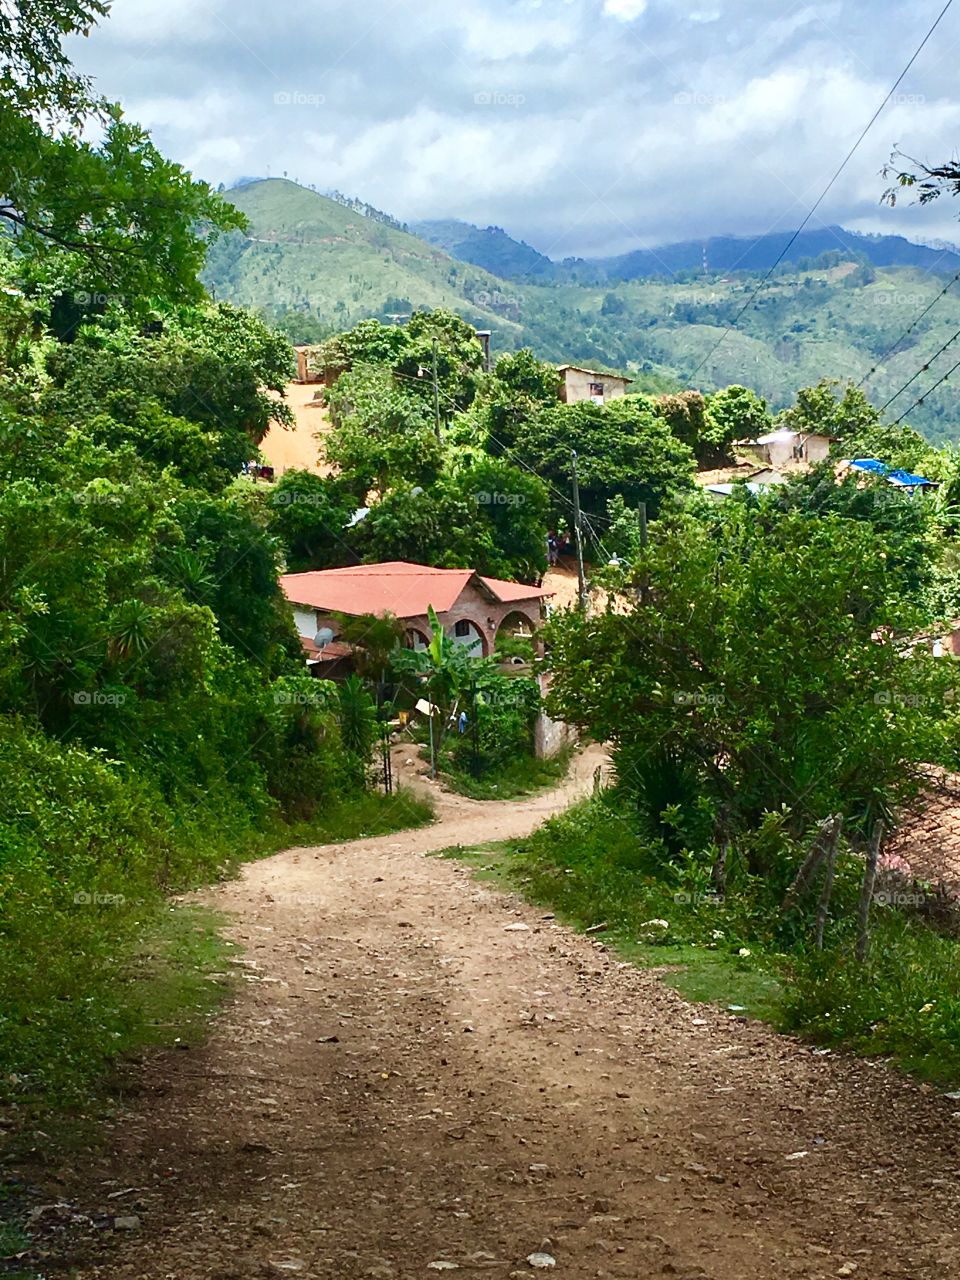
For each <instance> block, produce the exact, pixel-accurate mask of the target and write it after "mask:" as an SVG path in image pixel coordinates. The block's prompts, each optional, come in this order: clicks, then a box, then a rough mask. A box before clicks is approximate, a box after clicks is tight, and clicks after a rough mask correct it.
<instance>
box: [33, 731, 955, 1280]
mask: <svg viewBox="0 0 960 1280" xmlns="http://www.w3.org/2000/svg"><path fill="white" fill-rule="evenodd" d="M596 763H597V759H596V757H594V756H592V755H590V754H589V753H588V754H587V755H586V756H585V757H581V759H580V760H579V762H578V765H577V771H576V777H575V779H574V780H573V781H572V782H571V784H570V785H569V786H568V787H566V788H565V789H564V791H563V792H562V793H555V794H552V795H549V796H544V797H541V798H538V799H536V800H533V801H529V802H520V803H517V804H506V803H496V804H475V803H471V802H469V801H465V800H460V799H456V798H453V797H445V798H444V799H443V802H442V806H441V821H440V822H439V823H438V824H437V825H436V826H434V827H432V828H430V829H428V830H426V831H418V832H411V833H403V834H399V835H393V836H387V837H383V838H379V839H370V840H359V841H356V842H354V843H351V844H348V845H332V846H327V847H323V848H316V849H294V850H291V851H289V852H287V853H284V854H281V855H280V856H278V857H274V858H270V859H268V860H265V861H263V862H260V863H256V864H253V865H251V866H249V867H248V868H247V869H246V871H245V873H244V875H243V877H242V879H240V880H239V881H237V882H236V883H232V884H228V885H226V886H223V887H221V888H219V889H217V890H216V891H212V892H210V893H209V894H207V895H206V897H207V898H208V900H210V901H211V902H213V903H215V904H216V905H217V906H218V907H219V908H222V909H225V910H227V911H228V912H230V913H231V914H232V916H233V918H234V920H235V925H234V927H233V935H234V937H235V938H236V939H237V941H239V942H240V943H241V944H242V945H243V947H244V949H245V950H244V953H243V954H244V962H243V968H242V973H243V978H244V981H243V985H242V989H241V990H240V992H239V994H238V996H237V999H236V1000H235V1002H234V1003H233V1004H232V1005H231V1007H230V1008H229V1009H228V1010H227V1011H226V1013H225V1014H224V1016H223V1017H222V1018H221V1019H220V1020H219V1022H218V1023H217V1025H216V1028H215V1032H214V1034H213V1036H212V1038H211V1040H210V1041H209V1043H208V1044H207V1045H206V1046H205V1047H204V1048H202V1049H197V1050H192V1051H190V1052H177V1053H170V1054H166V1055H163V1056H160V1057H158V1058H156V1059H155V1060H153V1061H152V1063H151V1064H150V1065H149V1066H148V1067H147V1068H146V1069H145V1075H144V1079H143V1082H142V1086H143V1087H142V1093H141V1094H140V1096H139V1097H138V1098H137V1099H136V1100H135V1101H134V1102H133V1103H132V1104H131V1107H130V1109H129V1110H128V1111H127V1112H126V1113H124V1114H122V1115H120V1116H119V1117H118V1118H117V1120H116V1123H115V1124H114V1125H113V1126H112V1131H111V1133H110V1135H109V1140H108V1143H107V1144H106V1150H105V1151H104V1152H103V1153H102V1154H101V1155H99V1156H97V1157H95V1158H94V1161H92V1162H90V1161H88V1162H87V1163H85V1164H84V1165H83V1166H81V1167H79V1168H77V1169H76V1170H75V1171H74V1172H73V1173H71V1174H70V1175H69V1176H68V1177H66V1178H65V1185H64V1192H65V1194H71V1195H73V1197H74V1198H76V1199H82V1198H84V1197H85V1198H86V1201H87V1202H88V1204H89V1207H91V1208H97V1209H100V1208H102V1206H103V1204H104V1203H106V1202H107V1200H106V1198H107V1197H108V1196H110V1195H111V1194H112V1193H114V1192H120V1193H124V1194H120V1195H118V1196H116V1197H115V1198H114V1199H113V1201H112V1203H113V1204H115V1205H117V1206H123V1208H122V1209H120V1208H118V1209H117V1210H116V1211H117V1212H118V1213H119V1212H123V1213H125V1214H135V1215H136V1216H137V1217H138V1218H139V1228H138V1229H136V1230H131V1231H129V1232H118V1233H116V1235H114V1236H113V1237H112V1239H111V1242H110V1243H109V1244H108V1243H106V1241H105V1238H104V1236H103V1235H102V1234H101V1235H100V1236H98V1237H97V1239H96V1240H95V1241H94V1240H93V1239H91V1241H90V1243H89V1244H84V1243H83V1242H80V1243H79V1244H78V1245H77V1246H76V1247H75V1248H74V1250H73V1253H72V1256H71V1258H70V1259H65V1260H64V1268H65V1269H66V1268H67V1267H69V1268H70V1274H72V1275H74V1276H76V1277H78V1280H88V1278H92V1277H116V1278H118V1280H120V1278H123V1280H194V1278H196V1280H200V1278H204V1280H207V1278H211V1280H241V1278H249V1277H282V1276H284V1275H294V1276H302V1277H309V1278H313V1277H318V1278H319V1277H323V1278H324V1280H326V1278H328V1277H329V1278H330V1280H334V1278H336V1280H341V1278H343V1280H354V1278H357V1280H359V1278H362V1277H373V1278H377V1280H413V1278H414V1277H422V1278H427V1277H429V1276H431V1275H435V1274H437V1273H439V1272H443V1271H449V1272H450V1273H451V1275H455V1273H454V1271H453V1268H454V1267H456V1268H457V1269H458V1270H459V1272H460V1274H462V1275H463V1276H464V1277H466V1276H471V1275H479V1274H481V1273H483V1272H487V1271H488V1272H489V1273H490V1274H491V1276H493V1277H504V1280H507V1278H509V1277H511V1276H512V1277H514V1278H516V1277H526V1276H528V1275H529V1276H535V1275H540V1274H544V1275H546V1274H548V1271H546V1270H544V1271H540V1270H539V1269H536V1268H535V1267H534V1265H533V1264H532V1263H530V1262H528V1261H527V1259H528V1258H529V1256H530V1255H532V1254H537V1253H539V1254H545V1255H548V1256H549V1257H550V1258H553V1259H554V1260H555V1265H554V1266H553V1267H552V1268H551V1269H550V1272H549V1273H550V1274H553V1275H555V1276H557V1277H558V1278H560V1277H563V1278H568V1277H569V1278H570V1280H573V1278H575V1277H576V1278H580V1277H591V1278H592V1277H598V1278H599V1277H629V1278H630V1280H646V1278H647V1277H660V1276H669V1277H679V1278H681V1280H682V1278H689V1280H694V1278H695V1277H696V1278H697V1280H702V1278H704V1277H709V1278H710V1280H761V1278H762V1280H774V1278H776V1280H781V1278H783V1277H805V1278H809V1280H814V1278H816V1280H821V1278H822V1280H827V1278H828V1277H834V1276H856V1277H858V1278H862V1280H879V1278H881V1277H910V1278H911V1280H927V1277H929V1278H931V1280H932V1278H933V1277H952V1276H956V1275H958V1274H960V1247H958V1241H957V1238H956V1235H955V1229H956V1224H957V1222H958V1207H960V1148H958V1136H960V1118H958V1116H957V1115H955V1114H954V1111H955V1110H956V1109H957V1107H958V1104H957V1103H955V1102H950V1101H949V1100H947V1099H943V1098H941V1097H939V1096H937V1095H935V1094H934V1093H933V1092H932V1091H930V1090H927V1089H924V1088H922V1087H920V1086H916V1085H912V1084H909V1083H906V1082H904V1081H903V1080H902V1079H900V1078H898V1077H897V1076H895V1075H894V1074H893V1073H891V1072H889V1071H888V1070H887V1069H886V1068H884V1067H882V1066H872V1065H869V1064H866V1063H863V1062H857V1061H854V1060H852V1059H847V1058H843V1057H837V1056H832V1055H829V1056H828V1055H822V1054H818V1053H816V1052H814V1051H812V1050H811V1049H810V1048H809V1047H806V1046H803V1045H801V1044H798V1043H796V1042H794V1041H792V1040H790V1039H787V1038H784V1037H780V1036H777V1035H776V1034H774V1033H773V1032H771V1031H770V1030H768V1029H766V1028H764V1027H762V1026H760V1025H757V1024H752V1023H746V1022H743V1021H741V1020H739V1019H738V1018H736V1017H735V1016H733V1015H731V1014H729V1013H726V1012H721V1011H718V1010H715V1009H707V1008H702V1007H695V1006H691V1005H689V1004H686V1003H684V1002H683V1001H682V1000H681V999H680V998H679V997H678V996H677V995H675V994H674V993H673V992H671V991H669V990H667V989H665V988H664V987H663V986H662V985H661V984H660V983H659V982H658V980H657V977H656V976H655V975H654V974H651V973H649V972H642V971H638V970H635V969H633V968H630V967H627V966H625V965H623V964H620V963H618V962H617V960H616V958H615V957H614V956H612V955H611V954H609V953H608V952H607V951H605V950H604V949H603V947H602V944H599V943H596V942H591V941H590V940H589V939H587V938H584V937H581V936H578V935H575V934H573V933H571V932H570V931H569V930H567V929H565V928H563V927H560V926H559V925H557V923H556V922H555V921H554V920H552V919H551V918H549V917H546V916H544V915H543V914H542V913H541V912H539V911H538V910H537V909H535V908H533V907H531V906H528V905H525V904H524V903H522V902H521V901H519V900H515V899H512V898H510V897H506V896H504V895H503V894H502V893H499V892H496V891H494V890H492V889H489V888H487V887H484V886H479V885H477V884H476V883H475V882H473V881H472V880H471V879H470V878H469V876H468V875H467V874H466V873H465V871H464V870H463V869H462V868H461V867H459V866H458V865H456V864H455V863H452V862H448V861H444V860H439V859H435V858H427V857H425V856H423V855H424V853H425V851H426V850H430V849H437V848H440V847H443V846H445V845H448V844H451V843H455V842H457V841H459V842H462V843H470V842H475V841H477V840H488V839H494V838H497V837H504V836H507V835H519V834H523V833H525V832H527V831H529V830H531V829H532V828H533V827H534V826H536V825H537V823H538V822H539V821H541V820H542V818H543V817H544V816H545V815H546V814H547V813H549V812H551V811H552V810H554V809H556V808H557V807H559V806H560V805H561V804H562V803H564V802H565V801H566V800H567V799H568V798H569V795H570V793H571V791H572V790H576V789H578V788H585V787H587V786H589V780H590V776H591V774H592V771H593V768H594V767H595V765H596ZM71 1184H74V1185H71ZM77 1186H79V1187H82V1189H83V1190H82V1192H80V1191H77V1189H76V1188H77ZM538 1261H541V1262H543V1261H544V1259H538ZM54 1271H55V1268H53V1269H48V1270H47V1274H50V1275H52V1274H54Z"/></svg>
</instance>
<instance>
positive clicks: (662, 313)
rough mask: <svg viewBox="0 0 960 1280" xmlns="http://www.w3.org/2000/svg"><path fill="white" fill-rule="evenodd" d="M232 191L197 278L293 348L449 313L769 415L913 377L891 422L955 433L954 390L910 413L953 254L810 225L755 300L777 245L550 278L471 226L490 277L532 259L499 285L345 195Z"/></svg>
mask: <svg viewBox="0 0 960 1280" xmlns="http://www.w3.org/2000/svg"><path fill="white" fill-rule="evenodd" d="M226 195H227V198H228V199H229V200H231V201H232V202H233V203H234V204H235V205H237V207H238V208H240V209H242V210H243V212H244V213H246V215H247V217H248V218H249V220H250V228H249V231H248V232H247V233H246V234H240V233H236V234H234V235H231V236H228V237H225V238H224V239H223V240H222V241H220V242H218V243H217V244H215V245H214V246H213V248H212V250H211V253H210V255H209V258H208V262H207V268H206V272H205V278H206V281H207V283H208V285H209V286H210V288H211V289H213V290H214V291H215V293H216V296H217V297H218V298H222V299H224V300H227V301H232V302H236V303H239V304H241V305H243V306H247V307H251V308H253V309H255V310H258V311H260V312H261V313H262V314H264V315H265V316H266V317H267V318H268V319H269V320H270V321H271V322H273V323H274V324H276V325H278V326H279V327H280V328H282V329H283V330H284V331H285V332H286V333H287V334H288V335H289V336H290V338H291V339H293V340H294V341H300V342H313V341H317V340H318V339H320V338H323V337H326V336H327V335H328V334H331V333H335V332H337V331H339V330H342V329H346V328H349V327H351V326H352V325H354V324H356V323H358V321H360V320H363V319H365V318H367V317H369V316H374V317H379V318H380V319H383V320H387V321H388V320H391V319H393V318H398V317H402V316H405V315H409V314H410V312H411V311H413V310H414V309H415V308H430V307H446V308H449V309H450V310H452V311H455V312H457V313H458V314H460V315H462V316H463V317H464V318H465V319H466V320H468V321H469V322H470V323H471V324H474V325H477V326H478V327H482V328H484V329H491V330H493V348H494V352H502V351H513V350H516V349H517V348H518V347H521V346H530V347H532V348H533V349H534V351H535V352H536V353H537V355H539V356H540V357H541V359H544V360H552V361H555V362H557V363H561V362H570V363H573V364H582V365H590V366H594V367H597V368H607V369H620V370H625V371H628V372H629V373H630V375H631V376H632V377H633V379H634V388H635V389H636V390H652V391H666V390H675V389H679V388H681V387H688V386H695V387H699V388H700V389H702V390H704V391H710V390H712V389H714V388H716V387H723V386H728V385H729V384H731V383H743V384H745V385H747V386H750V387H754V388H755V389H756V390H757V391H758V392H759V393H760V394H761V395H762V396H765V397H766V398H767V400H768V401H769V402H770V405H771V407H773V408H774V409H779V408H782V407H783V406H784V405H786V404H788V403H790V402H791V400H792V398H793V396H794V395H795V393H796V392H797V390H798V389H799V388H801V387H806V386H811V385H812V384H814V383H816V382H817V381H818V380H819V379H820V378H821V377H824V376H827V377H835V378H840V379H846V378H851V379H853V381H854V382H860V381H861V380H864V381H865V383H866V387H867V390H868V392H869V393H870V394H871V396H872V397H873V398H874V400H875V402H876V403H877V404H883V403H884V402H885V401H886V400H887V399H888V398H889V397H891V396H894V395H896V393H897V392H899V391H900V390H901V389H902V388H904V385H905V384H909V385H908V386H907V389H906V390H905V391H904V393H903V395H902V396H901V397H898V398H897V399H896V400H895V401H894V403H893V406H892V409H891V413H899V412H903V411H906V410H910V413H909V421H910V422H911V423H912V425H914V426H916V427H918V428H920V429H922V430H923V431H924V432H925V433H926V434H927V435H928V436H929V437H930V438H931V439H933V440H936V441H946V440H960V403H958V399H957V394H956V392H955V391H954V390H953V387H952V383H950V382H945V383H944V384H943V385H942V386H941V387H940V388H939V389H938V390H937V391H935V392H933V393H932V394H930V395H928V396H926V397H925V399H924V402H923V404H922V405H919V406H917V407H915V408H914V407H913V402H914V401H916V400H918V399H919V398H920V396H921V395H922V394H923V392H924V391H925V390H926V389H927V388H928V387H930V386H932V385H933V384H934V383H935V382H936V381H937V379H938V378H939V377H940V376H941V375H942V374H944V373H946V372H947V371H948V370H949V369H950V366H951V365H952V364H953V363H954V362H955V361H956V359H957V353H960V345H957V343H956V342H955V340H954V339H955V335H956V333H957V332H958V331H960V283H958V286H957V288H956V290H950V291H949V292H947V293H946V295H945V296H944V297H943V298H942V299H940V300H939V301H937V303H936V306H935V307H932V308H930V309H929V310H928V311H927V312H926V314H924V311H925V309H926V308H929V307H930V304H931V303H933V302H934V301H936V300H937V295H938V294H939V293H940V292H941V290H942V289H943V285H944V283H945V276H944V274H943V273H944V272H946V271H957V270H960V255H958V254H957V253H955V252H954V251H953V250H952V249H947V250H943V251H940V250H936V249H930V248H925V247H924V246H921V245H913V244H910V243H909V242H908V241H906V240H902V239H900V238H899V237H896V236H883V237H871V236H857V235H853V234H852V233H850V232H844V231H840V230H839V229H834V230H831V231H829V232H826V231H813V232H805V233H804V235H803V236H801V237H799V239H798V243H797V245H796V246H794V247H793V248H792V249H791V252H790V255H789V260H788V261H787V262H785V263H784V264H783V265H782V266H781V267H780V268H778V270H777V271H776V273H775V274H774V275H773V276H772V278H771V279H770V280H769V282H767V284H766V285H765V287H764V289H763V290H762V291H761V292H760V294H759V295H757V296H756V297H754V292H755V290H756V284H757V279H758V276H757V274H756V272H757V271H765V270H768V269H769V266H770V264H772V263H773V262H774V261H775V260H776V257H777V255H778V253H779V252H780V250H781V249H782V248H783V246H784V244H785V239H784V237H783V236H779V237H778V236H764V237H761V238H760V239H759V240H750V239H747V238H737V237H715V238H713V239H711V240H708V241H707V266H708V271H707V273H706V274H705V273H704V271H703V244H702V243H700V242H692V241H691V242H688V243H686V244H682V245H673V246H667V247H665V248H664V249H658V250H657V251H656V253H655V255H654V254H652V253H651V252H650V251H639V252H638V253H635V254H627V255H624V256H623V257H622V258H618V259H610V260H609V262H608V263H606V264H598V263H585V262H566V263H551V264H550V270H549V271H547V269H546V268H545V267H544V266H543V263H544V262H545V261H547V260H546V259H544V258H543V255H540V254H538V253H537V251H536V250H534V249H531V248H530V247H529V246H528V245H522V244H520V243H519V242H518V241H511V240H510V237H509V236H507V235H506V233H505V232H502V231H499V230H497V229H496V228H491V229H488V230H487V231H486V232H478V236H479V239H478V240H475V241H474V245H475V246H477V245H481V244H482V245H484V246H485V247H486V249H488V250H490V251H491V254H490V257H488V259H487V260H488V261H492V262H494V263H495V265H496V267H497V269H498V270H499V271H501V272H503V271H505V270H507V269H508V268H509V269H510V270H514V269H515V268H516V264H518V263H519V262H520V261H523V262H525V263H527V264H528V265H530V266H531V268H532V269H531V271H530V274H528V275H526V276H524V277H523V278H522V279H520V280H514V279H509V282H508V278H507V277H506V276H504V275H500V276H497V275H494V274H493V273H492V272H491V271H488V270H484V269H483V268H481V267H479V266H476V265H474V264H473V263H468V262H465V261H463V260H459V259H457V258H455V257H452V256H450V254H449V253H448V252H445V251H444V249H443V248H441V247H440V245H439V244H437V243H427V241H426V240H424V239H421V238H420V237H418V236H416V235H413V234H411V233H409V232H407V231H403V230H400V229H398V228H397V227H396V226H394V225H392V220H391V221H388V222H383V221H379V220H378V219H377V217H374V216H368V215H366V214H365V213H364V212H363V210H362V207H360V208H357V207H354V202H353V201H351V202H350V207H347V206H345V205H344V204H342V203H340V202H338V201H337V200H332V199H328V198H327V197H325V196H322V195H318V194H317V193H316V192H315V191H311V190H308V189H307V188H305V187H300V186H298V185H297V184H296V183H293V182H288V181H286V180H282V179H276V178H274V179H269V180H261V181H256V182H251V183H248V184H246V185H245V186H243V187H239V188H236V189H234V190H232V191H229V192H227V193H226ZM374 213H376V211H374ZM380 216H382V215H380ZM433 226H434V230H433V234H434V235H435V237H437V238H441V237H442V238H443V240H444V243H447V244H451V245H455V246H456V245H463V244H464V243H466V242H467V241H468V240H469V238H470V237H469V235H468V232H469V231H470V228H469V226H466V224H456V223H455V224H452V225H451V224H441V225H440V227H439V228H438V227H437V224H433ZM465 226H466V230H464V227H465ZM511 246H513V248H511ZM493 250H495V251H496V252H495V253H494V252H493ZM795 255H796V257H795ZM505 263H507V264H508V265H506V266H505V265H504V264H505ZM511 263H512V264H513V265H510V264H511ZM874 263H876V265H873V264H874ZM611 264H613V265H611ZM654 268H656V273H654ZM748 268H749V269H748ZM669 272H673V273H674V274H673V277H672V278H671V276H670V274H669ZM946 280H947V281H948V280H949V277H946ZM745 304H746V306H745ZM921 316H922V318H920V317H921ZM941 347H942V348H944V350H943V352H942V354H941V355H939V356H936V353H937V352H938V351H939V350H940V348H941ZM927 365H928V366H929V367H928V368H927V369H926V370H925V371H924V372H922V375H921V376H920V377H917V378H915V379H914V375H915V374H917V372H918V370H922V369H923V368H924V366H927ZM911 379H913V381H910V380H911Z"/></svg>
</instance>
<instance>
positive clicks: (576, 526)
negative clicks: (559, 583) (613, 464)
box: [570, 449, 587, 609]
mask: <svg viewBox="0 0 960 1280" xmlns="http://www.w3.org/2000/svg"><path fill="white" fill-rule="evenodd" d="M570 463H571V467H570V474H571V478H572V480H573V537H574V542H575V544H576V548H577V598H578V600H579V602H580V608H581V609H586V607H587V575H586V574H585V572H584V569H583V531H582V529H581V528H580V525H581V519H580V481H579V480H578V478H577V451H576V449H572V450H571V452H570Z"/></svg>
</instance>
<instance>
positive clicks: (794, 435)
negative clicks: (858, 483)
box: [735, 427, 831, 471]
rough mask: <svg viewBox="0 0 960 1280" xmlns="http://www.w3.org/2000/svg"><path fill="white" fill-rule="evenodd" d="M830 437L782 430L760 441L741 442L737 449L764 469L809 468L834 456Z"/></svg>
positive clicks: (758, 438)
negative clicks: (831, 455)
mask: <svg viewBox="0 0 960 1280" xmlns="http://www.w3.org/2000/svg"><path fill="white" fill-rule="evenodd" d="M830 444H831V439H830V436H825V435H818V434H816V433H814V432H800V431H791V430H790V428H789V427H780V428H779V429H778V430H777V431H771V432H769V433H768V434H767V435H765V436H757V438H756V440H738V441H737V443H736V446H735V447H736V450H737V452H738V453H742V454H746V456H747V457H749V458H753V459H755V460H756V461H757V462H760V463H762V464H763V465H764V466H767V467H772V468H773V469H774V470H775V471H780V470H782V469H783V468H784V467H786V468H790V467H809V466H813V465H814V463H817V462H825V461H826V460H827V458H828V457H829V456H830Z"/></svg>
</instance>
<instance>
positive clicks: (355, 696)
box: [337, 675, 377, 779]
mask: <svg viewBox="0 0 960 1280" xmlns="http://www.w3.org/2000/svg"><path fill="white" fill-rule="evenodd" d="M337 697H338V699H339V702H340V706H339V721H340V740H341V742H342V743H343V748H344V750H345V751H348V752H349V753H350V755H351V756H353V758H354V760H355V761H356V763H357V766H358V768H359V771H360V777H361V779H362V777H363V772H364V770H365V768H366V765H367V761H368V760H369V759H370V756H371V754H372V752H373V744H374V742H375V741H376V736H377V711H376V706H375V705H374V701H373V699H372V698H371V697H370V694H369V693H368V692H367V689H366V686H365V685H364V683H363V680H361V678H360V677H359V676H358V675H352V676H348V677H347V679H346V680H344V681H342V682H341V684H339V685H338V686H337Z"/></svg>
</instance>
